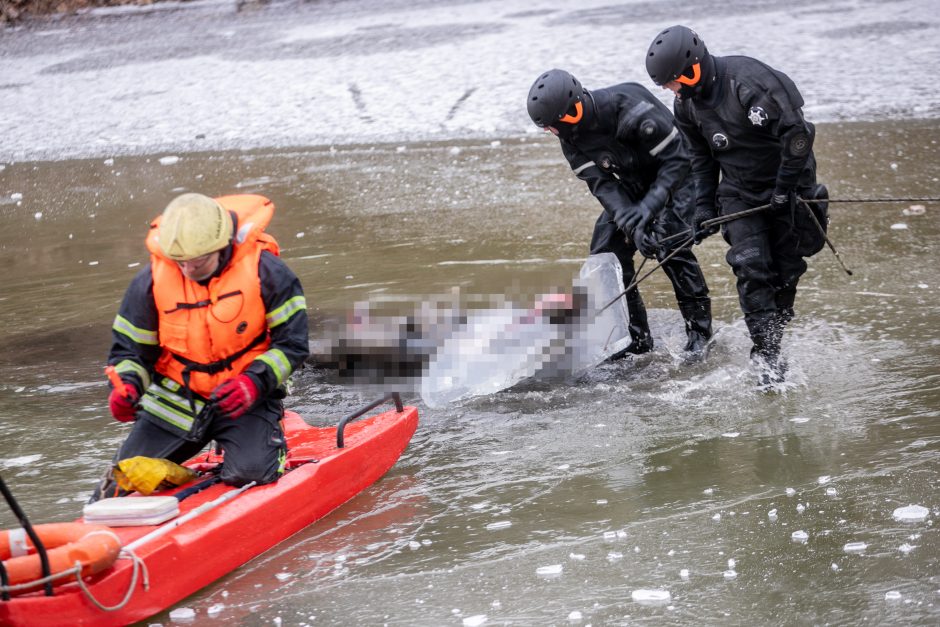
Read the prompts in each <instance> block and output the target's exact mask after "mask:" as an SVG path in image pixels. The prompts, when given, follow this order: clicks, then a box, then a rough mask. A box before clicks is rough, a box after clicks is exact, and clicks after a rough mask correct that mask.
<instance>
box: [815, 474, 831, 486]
mask: <svg viewBox="0 0 940 627" xmlns="http://www.w3.org/2000/svg"><path fill="white" fill-rule="evenodd" d="M830 481H832V477H831V476H829V475H823V476H821V477H820V478H819V479H817V480H816V483H818V484H819V485H826V484H827V483H829V482H830Z"/></svg>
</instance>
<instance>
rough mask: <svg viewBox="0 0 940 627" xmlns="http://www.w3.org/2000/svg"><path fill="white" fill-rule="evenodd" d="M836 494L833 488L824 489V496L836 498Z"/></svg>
mask: <svg viewBox="0 0 940 627" xmlns="http://www.w3.org/2000/svg"><path fill="white" fill-rule="evenodd" d="M838 494H839V493H838V492H837V491H836V489H835V488H826V496H836V495H838Z"/></svg>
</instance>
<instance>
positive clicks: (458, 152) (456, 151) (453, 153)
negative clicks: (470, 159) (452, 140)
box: [447, 146, 460, 157]
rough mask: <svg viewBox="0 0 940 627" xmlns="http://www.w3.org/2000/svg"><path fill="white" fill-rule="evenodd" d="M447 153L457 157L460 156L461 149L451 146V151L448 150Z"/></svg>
mask: <svg viewBox="0 0 940 627" xmlns="http://www.w3.org/2000/svg"><path fill="white" fill-rule="evenodd" d="M447 152H449V153H450V154H451V155H453V156H455V157H456V156H457V155H459V154H460V148H459V147H458V146H451V147H450V150H448V151H447Z"/></svg>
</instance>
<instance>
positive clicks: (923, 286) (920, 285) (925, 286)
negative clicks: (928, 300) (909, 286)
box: [917, 283, 930, 290]
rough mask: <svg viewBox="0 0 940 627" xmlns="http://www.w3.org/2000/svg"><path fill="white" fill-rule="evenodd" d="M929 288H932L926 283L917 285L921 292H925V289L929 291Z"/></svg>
mask: <svg viewBox="0 0 940 627" xmlns="http://www.w3.org/2000/svg"><path fill="white" fill-rule="evenodd" d="M929 287H930V286H929V285H927V284H926V283H918V284H917V288H918V289H921V290H925V289H927V288H929Z"/></svg>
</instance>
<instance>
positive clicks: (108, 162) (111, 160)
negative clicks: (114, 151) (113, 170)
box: [102, 159, 114, 165]
mask: <svg viewBox="0 0 940 627" xmlns="http://www.w3.org/2000/svg"><path fill="white" fill-rule="evenodd" d="M102 163H103V164H105V165H114V159H105V160H104V161H102Z"/></svg>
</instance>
